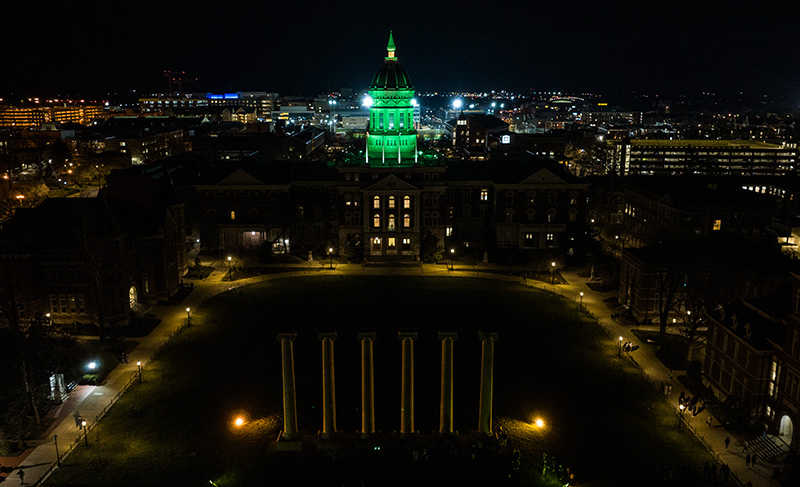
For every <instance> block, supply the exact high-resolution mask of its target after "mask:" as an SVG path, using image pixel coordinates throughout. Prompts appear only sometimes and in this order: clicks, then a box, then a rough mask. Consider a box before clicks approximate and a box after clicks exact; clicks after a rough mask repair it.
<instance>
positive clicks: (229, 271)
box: [228, 255, 233, 281]
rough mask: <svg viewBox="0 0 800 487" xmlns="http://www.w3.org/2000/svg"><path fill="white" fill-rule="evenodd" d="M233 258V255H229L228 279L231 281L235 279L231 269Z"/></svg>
mask: <svg viewBox="0 0 800 487" xmlns="http://www.w3.org/2000/svg"><path fill="white" fill-rule="evenodd" d="M231 260H233V257H231V256H230V255H229V256H228V280H229V281H232V280H233V271H232V270H231Z"/></svg>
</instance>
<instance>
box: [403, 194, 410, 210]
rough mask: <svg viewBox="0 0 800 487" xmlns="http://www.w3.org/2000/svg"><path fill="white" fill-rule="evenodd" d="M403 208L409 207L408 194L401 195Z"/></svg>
mask: <svg viewBox="0 0 800 487" xmlns="http://www.w3.org/2000/svg"><path fill="white" fill-rule="evenodd" d="M403 208H405V209H408V208H411V197H410V196H408V195H406V196H403Z"/></svg>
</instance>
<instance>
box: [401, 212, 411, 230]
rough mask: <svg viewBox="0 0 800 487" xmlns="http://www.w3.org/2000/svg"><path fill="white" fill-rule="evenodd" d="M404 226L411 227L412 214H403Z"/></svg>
mask: <svg viewBox="0 0 800 487" xmlns="http://www.w3.org/2000/svg"><path fill="white" fill-rule="evenodd" d="M403 228H411V215H409V214H408V213H405V214H404V215H403Z"/></svg>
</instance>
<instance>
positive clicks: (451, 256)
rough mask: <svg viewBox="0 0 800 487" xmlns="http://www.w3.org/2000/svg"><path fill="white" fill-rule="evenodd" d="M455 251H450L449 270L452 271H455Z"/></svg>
mask: <svg viewBox="0 0 800 487" xmlns="http://www.w3.org/2000/svg"><path fill="white" fill-rule="evenodd" d="M455 258H456V249H450V270H451V271H454V270H455V269H456V263H455Z"/></svg>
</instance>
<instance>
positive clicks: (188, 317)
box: [186, 308, 192, 326]
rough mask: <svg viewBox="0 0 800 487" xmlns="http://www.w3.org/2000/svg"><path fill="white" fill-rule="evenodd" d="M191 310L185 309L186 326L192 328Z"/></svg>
mask: <svg viewBox="0 0 800 487" xmlns="http://www.w3.org/2000/svg"><path fill="white" fill-rule="evenodd" d="M191 312H192V308H186V326H192V313H191Z"/></svg>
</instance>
